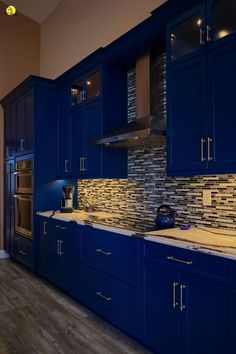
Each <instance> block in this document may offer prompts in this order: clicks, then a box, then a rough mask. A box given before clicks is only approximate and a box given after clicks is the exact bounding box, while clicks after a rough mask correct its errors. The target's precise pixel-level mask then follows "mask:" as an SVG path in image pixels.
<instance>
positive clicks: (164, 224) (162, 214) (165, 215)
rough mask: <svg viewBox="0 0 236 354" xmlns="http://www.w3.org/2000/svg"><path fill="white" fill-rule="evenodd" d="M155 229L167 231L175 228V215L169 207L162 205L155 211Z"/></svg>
mask: <svg viewBox="0 0 236 354" xmlns="http://www.w3.org/2000/svg"><path fill="white" fill-rule="evenodd" d="M155 224H156V229H157V230H160V229H169V228H172V227H174V226H175V213H174V210H173V209H171V207H170V206H169V205H166V204H162V205H160V206H159V208H158V209H157V216H156V218H155Z"/></svg>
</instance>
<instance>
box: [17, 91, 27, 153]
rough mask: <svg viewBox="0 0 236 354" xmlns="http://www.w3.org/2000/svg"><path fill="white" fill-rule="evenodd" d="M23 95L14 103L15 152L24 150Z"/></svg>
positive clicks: (24, 120)
mask: <svg viewBox="0 0 236 354" xmlns="http://www.w3.org/2000/svg"><path fill="white" fill-rule="evenodd" d="M25 130H26V119H25V97H22V98H21V99H20V100H19V101H18V102H17V103H16V153H17V154H22V153H24V152H25V143H26V141H25Z"/></svg>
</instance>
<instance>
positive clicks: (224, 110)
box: [208, 41, 236, 173]
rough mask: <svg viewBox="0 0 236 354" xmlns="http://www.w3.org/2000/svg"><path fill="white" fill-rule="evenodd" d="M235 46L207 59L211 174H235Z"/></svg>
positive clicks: (230, 44) (213, 54)
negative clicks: (216, 172)
mask: <svg viewBox="0 0 236 354" xmlns="http://www.w3.org/2000/svg"><path fill="white" fill-rule="evenodd" d="M235 62H236V42H235V41H233V42H230V43H227V44H225V45H224V46H220V47H217V48H216V49H213V50H211V51H210V52H209V55H208V75H209V79H208V82H209V95H208V102H209V107H208V109H209V110H208V139H210V141H209V158H210V159H209V170H211V171H212V172H214V171H219V172H220V171H222V172H229V173H230V171H232V173H234V172H235V168H236V153H235V134H234V133H235V130H236V121H235V116H236V105H235V82H236V70H235Z"/></svg>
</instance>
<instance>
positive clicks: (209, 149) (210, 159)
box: [207, 137, 213, 161]
mask: <svg viewBox="0 0 236 354" xmlns="http://www.w3.org/2000/svg"><path fill="white" fill-rule="evenodd" d="M212 141H213V140H212V138H210V137H208V138H207V145H208V147H207V159H208V161H212V160H213V158H212V156H211V143H212Z"/></svg>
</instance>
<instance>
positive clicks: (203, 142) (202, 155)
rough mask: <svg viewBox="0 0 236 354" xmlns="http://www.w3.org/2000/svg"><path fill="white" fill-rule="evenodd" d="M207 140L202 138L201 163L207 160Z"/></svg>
mask: <svg viewBox="0 0 236 354" xmlns="http://www.w3.org/2000/svg"><path fill="white" fill-rule="evenodd" d="M205 142H206V140H205V139H203V138H201V161H202V162H203V161H206V158H205V157H204V144H205Z"/></svg>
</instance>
